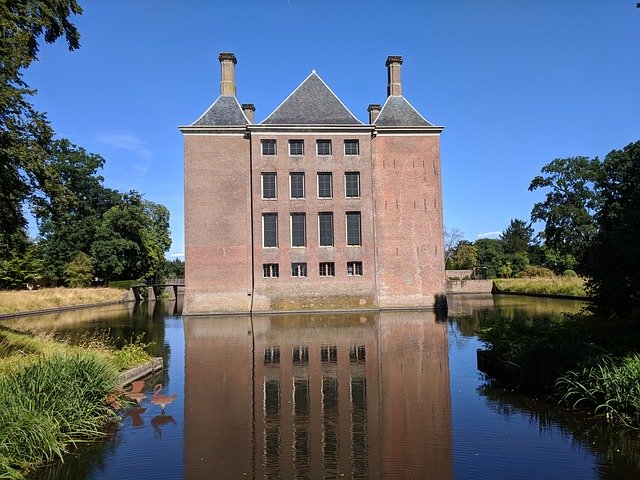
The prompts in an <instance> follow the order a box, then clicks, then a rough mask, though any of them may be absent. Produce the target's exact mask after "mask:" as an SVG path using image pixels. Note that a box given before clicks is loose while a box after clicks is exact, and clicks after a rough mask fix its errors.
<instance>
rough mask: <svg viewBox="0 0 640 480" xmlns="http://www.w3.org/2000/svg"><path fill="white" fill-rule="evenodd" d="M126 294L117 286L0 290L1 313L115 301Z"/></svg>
mask: <svg viewBox="0 0 640 480" xmlns="http://www.w3.org/2000/svg"><path fill="white" fill-rule="evenodd" d="M124 295H125V292H123V291H122V290H120V289H117V288H43V289H41V290H18V291H0V314H3V313H17V312H30V311H34V310H44V309H48V308H59V307H70V306H77V305H90V304H92V303H104V302H114V301H119V300H122V299H123V298H124Z"/></svg>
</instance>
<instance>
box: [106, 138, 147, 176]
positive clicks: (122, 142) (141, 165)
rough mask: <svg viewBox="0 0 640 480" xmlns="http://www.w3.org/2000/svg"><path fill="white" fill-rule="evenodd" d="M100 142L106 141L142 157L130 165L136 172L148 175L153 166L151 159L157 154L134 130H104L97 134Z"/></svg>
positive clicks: (112, 145)
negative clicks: (117, 131)
mask: <svg viewBox="0 0 640 480" xmlns="http://www.w3.org/2000/svg"><path fill="white" fill-rule="evenodd" d="M96 140H97V141H98V142H102V143H105V144H107V145H110V146H111V147H114V148H120V149H122V150H128V151H130V152H133V153H134V154H135V155H137V156H138V157H139V158H140V161H138V162H134V163H132V164H131V165H130V167H131V169H132V170H133V172H134V173H137V174H138V175H146V174H147V173H149V168H150V167H151V160H153V158H154V157H155V154H154V153H153V152H152V151H151V149H150V148H149V147H148V146H147V143H146V142H145V141H144V140H142V139H141V138H140V137H138V136H137V135H136V134H135V133H133V132H119V133H115V132H102V133H99V134H98V135H97V136H96Z"/></svg>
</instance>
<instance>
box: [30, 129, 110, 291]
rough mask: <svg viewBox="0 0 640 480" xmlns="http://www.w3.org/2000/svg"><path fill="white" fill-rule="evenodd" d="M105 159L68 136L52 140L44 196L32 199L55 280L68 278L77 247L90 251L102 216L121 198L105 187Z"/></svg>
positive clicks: (50, 273) (49, 273) (49, 272)
mask: <svg viewBox="0 0 640 480" xmlns="http://www.w3.org/2000/svg"><path fill="white" fill-rule="evenodd" d="M103 165H104V159H103V158H102V157H101V156H99V155H96V154H92V153H87V152H86V151H85V150H84V149H83V148H81V147H77V146H76V145H73V144H72V143H70V142H69V141H68V140H65V139H63V140H56V141H54V142H53V143H52V148H51V154H50V155H49V158H48V159H47V161H46V169H47V179H46V181H45V182H44V184H43V185H42V191H43V194H44V195H41V196H37V197H35V198H33V199H32V202H31V203H32V207H33V212H34V215H35V217H36V219H37V220H38V226H39V229H40V237H41V240H40V246H41V250H42V255H43V258H44V260H45V265H46V267H45V274H46V275H47V276H48V277H50V278H51V279H52V280H53V281H54V282H55V281H57V280H59V279H63V278H65V269H66V266H67V264H68V263H69V262H70V261H71V260H72V259H73V257H74V255H75V254H76V252H78V251H82V252H89V251H90V250H91V244H92V243H93V241H94V239H95V235H96V229H97V227H98V224H99V223H100V222H101V221H102V215H103V214H104V213H105V212H106V211H107V210H109V209H110V208H111V207H113V206H116V205H118V204H119V203H120V202H121V201H122V196H121V194H120V193H119V192H117V191H115V190H111V189H108V188H105V187H103V186H102V182H103V180H104V179H103V178H102V176H100V175H97V171H98V170H99V169H101V168H102V167H103Z"/></svg>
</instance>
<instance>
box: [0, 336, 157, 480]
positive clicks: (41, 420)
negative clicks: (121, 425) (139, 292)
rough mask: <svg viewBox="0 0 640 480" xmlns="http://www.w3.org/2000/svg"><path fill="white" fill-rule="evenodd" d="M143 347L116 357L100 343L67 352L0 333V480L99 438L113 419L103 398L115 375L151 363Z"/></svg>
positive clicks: (46, 340) (41, 339) (46, 339)
mask: <svg viewBox="0 0 640 480" xmlns="http://www.w3.org/2000/svg"><path fill="white" fill-rule="evenodd" d="M144 347H145V345H143V344H140V343H139V339H136V340H133V341H131V342H129V343H127V344H126V345H125V346H124V348H123V349H122V350H120V351H116V350H114V349H113V348H112V347H110V346H109V345H108V344H106V343H105V341H104V340H102V339H100V338H94V339H87V341H86V342H85V343H84V344H83V345H80V346H71V345H67V344H65V343H61V342H57V341H54V340H53V337H52V334H48V335H37V336H35V337H34V336H30V335H25V334H20V333H15V332H11V331H7V330H0V478H23V474H25V473H28V472H29V471H31V470H33V469H34V468H36V467H37V466H39V465H41V464H43V463H47V462H51V461H53V460H55V459H62V458H63V455H64V454H65V453H66V452H68V451H69V450H70V449H71V448H73V447H74V446H75V445H77V444H78V443H79V442H86V441H91V440H93V439H96V438H100V437H102V436H103V435H104V433H103V432H104V427H105V424H106V422H107V421H108V420H109V419H113V418H115V417H116V413H115V412H114V410H113V409H112V408H111V407H110V406H109V405H108V404H107V400H106V399H107V396H108V395H109V394H110V392H112V391H113V390H114V388H115V386H116V381H117V377H118V373H119V372H120V371H122V370H125V369H126V368H129V367H131V366H134V365H138V364H141V363H144V362H145V361H148V360H149V359H150V357H149V355H148V354H146V353H145V352H144ZM110 396H112V395H110Z"/></svg>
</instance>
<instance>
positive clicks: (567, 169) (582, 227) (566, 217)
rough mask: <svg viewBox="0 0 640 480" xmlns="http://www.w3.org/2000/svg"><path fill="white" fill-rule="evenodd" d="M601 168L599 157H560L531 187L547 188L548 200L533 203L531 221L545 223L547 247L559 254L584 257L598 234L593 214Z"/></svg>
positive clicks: (546, 166)
mask: <svg viewBox="0 0 640 480" xmlns="http://www.w3.org/2000/svg"><path fill="white" fill-rule="evenodd" d="M600 167H601V164H600V161H599V160H598V159H597V158H596V159H589V158H587V157H570V158H557V159H555V160H553V161H552V162H550V163H549V164H547V165H545V166H544V167H543V168H542V173H543V174H544V175H539V176H537V177H535V178H534V179H533V180H532V181H531V184H530V185H529V190H530V191H532V190H537V189H539V188H544V189H548V192H547V194H546V197H545V200H544V201H543V202H538V203H536V204H534V206H533V210H532V211H531V219H532V220H533V221H538V220H540V221H543V222H544V223H545V227H544V240H545V244H546V246H547V247H550V248H551V249H553V250H554V251H555V252H557V254H559V255H571V256H572V257H573V258H576V259H580V258H582V255H583V253H584V251H585V249H586V247H587V246H588V245H589V243H590V242H591V240H592V239H593V237H594V235H595V233H596V230H597V227H596V221H595V219H594V217H593V215H594V213H595V212H596V211H597V210H598V207H599V204H600V196H599V194H598V191H596V189H595V182H597V181H598V179H599V178H600V175H601V168H600Z"/></svg>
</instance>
